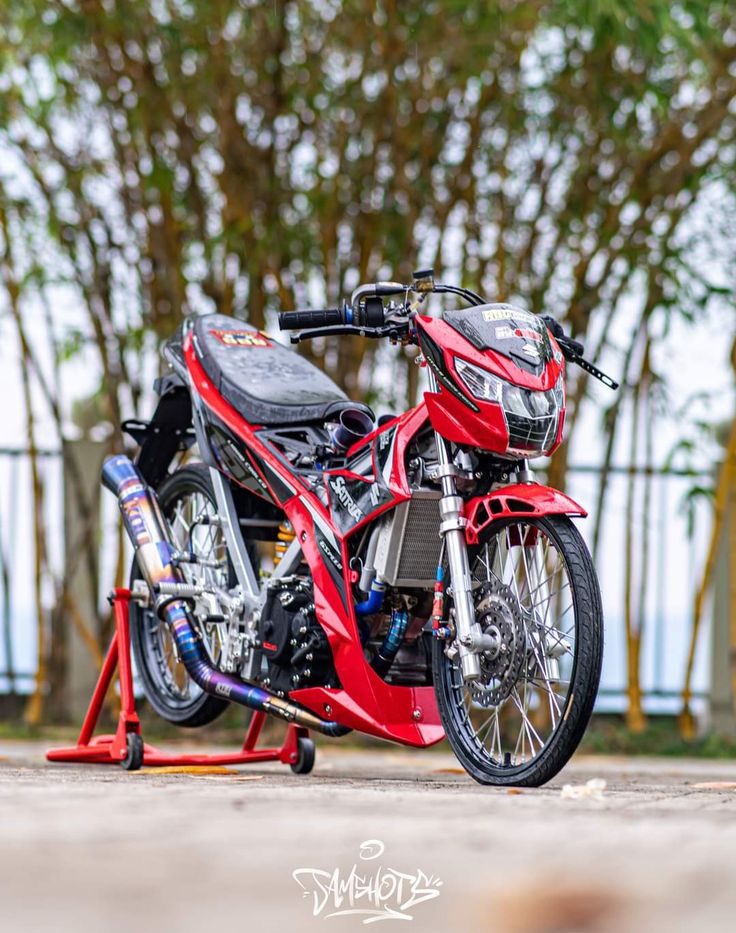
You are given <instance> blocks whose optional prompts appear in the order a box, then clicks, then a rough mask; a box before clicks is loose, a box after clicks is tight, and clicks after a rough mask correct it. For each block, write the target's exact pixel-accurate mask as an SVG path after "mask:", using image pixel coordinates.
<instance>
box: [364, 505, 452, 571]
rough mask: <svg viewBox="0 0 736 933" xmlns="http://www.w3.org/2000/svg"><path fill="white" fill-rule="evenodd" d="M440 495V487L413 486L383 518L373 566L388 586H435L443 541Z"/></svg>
mask: <svg viewBox="0 0 736 933" xmlns="http://www.w3.org/2000/svg"><path fill="white" fill-rule="evenodd" d="M440 498H441V493H440V492H439V491H437V492H435V491H433V490H416V491H414V492H413V494H412V497H411V499H409V500H408V501H407V502H402V503H401V505H398V506H397V507H396V508H395V509H394V510H393V511H392V512H390V513H389V514H388V516H387V517H386V518H385V519H384V523H383V525H382V527H381V529H380V531H379V533H378V546H377V548H376V557H375V568H376V573H377V574H378V575H379V576H380V577H381V578H382V579H383V580H385V581H386V583H388V584H389V585H390V586H398V587H432V586H434V581H435V576H436V573H437V562H438V561H439V557H440V547H441V544H442V542H441V540H440V536H439V529H440V506H439V500H440Z"/></svg>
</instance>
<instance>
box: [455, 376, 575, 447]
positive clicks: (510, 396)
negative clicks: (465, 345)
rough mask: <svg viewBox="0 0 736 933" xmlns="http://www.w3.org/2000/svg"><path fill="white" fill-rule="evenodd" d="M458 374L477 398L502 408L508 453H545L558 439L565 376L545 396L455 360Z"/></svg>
mask: <svg viewBox="0 0 736 933" xmlns="http://www.w3.org/2000/svg"><path fill="white" fill-rule="evenodd" d="M455 370H456V372H457V374H458V376H460V378H461V379H462V381H463V383H464V384H465V386H466V387H467V388H468V390H469V391H470V393H471V394H472V395H474V396H475V398H477V399H480V400H481V401H484V402H495V403H496V404H498V405H500V406H501V409H502V410H503V413H504V418H505V419H506V426H507V428H508V432H509V448H508V453H512V454H519V455H520V456H525V457H526V456H530V455H533V454H543V453H546V452H547V451H548V450H549V449H550V447H551V446H552V444H553V443H554V441H555V438H556V437H557V427H558V425H559V419H560V413H561V411H562V407H563V405H564V401H565V388H564V380H563V376H562V374H560V378H559V379H558V380H557V384H556V385H555V386H554V388H552V389H548V390H547V391H546V392H543V391H538V390H534V389H524V388H522V387H521V386H515V385H512V384H511V383H510V382H506V380H505V379H501V378H499V377H498V376H495V375H494V374H493V373H490V372H488V371H487V370H485V369H481V367H480V366H474V365H473V364H472V363H468V361H467V360H462V359H460V358H459V357H455Z"/></svg>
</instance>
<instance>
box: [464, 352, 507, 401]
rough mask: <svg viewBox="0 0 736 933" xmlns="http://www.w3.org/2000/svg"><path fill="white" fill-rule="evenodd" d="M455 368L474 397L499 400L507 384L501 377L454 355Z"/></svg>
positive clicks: (482, 399) (483, 399)
mask: <svg viewBox="0 0 736 933" xmlns="http://www.w3.org/2000/svg"><path fill="white" fill-rule="evenodd" d="M455 369H456V371H457V374H458V376H460V378H461V379H462V381H463V382H464V383H465V385H466V386H467V387H468V389H470V392H471V393H472V394H473V395H474V396H475V397H476V398H479V399H481V401H484V402H499V403H500V402H501V399H502V397H503V387H504V385H508V383H504V380H503V379H499V378H498V376H494V375H493V373H489V372H488V371H487V370H485V369H481V368H480V366H473V364H472V363H468V362H467V360H461V359H460V357H459V356H456V357H455Z"/></svg>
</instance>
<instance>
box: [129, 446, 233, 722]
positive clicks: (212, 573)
mask: <svg viewBox="0 0 736 933" xmlns="http://www.w3.org/2000/svg"><path fill="white" fill-rule="evenodd" d="M158 498H159V502H160V503H161V509H162V511H163V513H164V515H165V516H166V518H167V520H168V522H169V525H170V527H171V531H172V535H173V538H174V542H175V543H176V545H177V547H178V548H179V550H181V551H189V550H192V551H193V552H194V554H195V555H196V556H197V557H199V558H201V559H202V560H204V561H207V562H208V563H209V562H212V563H214V564H216V565H217V566H216V567H204V568H201V567H196V565H192V564H183V565H182V571H183V572H184V575H185V576H186V577H187V581H188V582H194V580H195V577H196V578H197V581H198V582H208V583H209V582H212V583H216V584H217V585H219V586H224V587H227V586H231V585H233V579H232V570H231V568H230V563H229V560H228V556H227V547H226V545H225V540H224V536H223V533H222V530H221V528H220V526H219V525H217V524H216V523H212V522H211V521H210V520H211V519H213V518H215V517H216V515H217V507H216V504H215V494H214V491H213V489H212V481H211V480H210V475H209V470H208V469H207V467H205V466H204V465H203V464H192V465H189V466H186V467H183V468H182V469H180V470H177V471H176V472H175V473H173V474H172V475H171V476H169V477H168V478H167V479H166V480H164V482H163V483H162V484H161V486H160V487H159V489H158ZM131 578H132V579H133V580H136V579H139V578H140V571H139V570H138V566H137V564H135V563H134V564H133V568H132V571H131ZM201 634H202V636H203V644H204V646H205V648H206V650H207V652H208V654H209V656H210V659H211V660H212V662H213V663H214V664H217V662H218V660H219V657H220V653H221V651H222V647H223V646H222V644H221V640H220V628H219V626H218V625H214V624H213V625H211V626H209V627H208V629H207V630H206V631H204V632H202V633H201ZM130 641H131V645H132V649H133V656H134V658H135V662H136V666H137V669H138V673H139V675H140V678H141V683H142V685H143V692H144V694H145V696H146V699H147V700H148V702H149V703H150V704H151V706H152V707H153V709H154V710H155V711H156V712H157V713H158V715H159V716H161V717H162V718H163V719H166V720H167V721H168V722H171V723H174V724H175V725H177V726H187V727H192V728H195V727H197V726H204V725H206V724H207V723H210V722H212V721H213V720H214V719H216V718H217V717H218V716H219V715H220V714H221V713H222V712H223V711H224V710H225V708H226V707H227V705H228V704H227V701H225V700H221V699H219V698H217V697H213V696H210V695H209V694H207V693H205V692H204V691H203V690H202V688H201V687H199V686H198V685H197V684H195V683H194V681H193V680H192V679H191V677H190V676H189V674H188V673H187V670H186V668H185V667H184V665H183V664H182V662H181V661H180V660H179V658H178V654H177V651H176V645H175V643H174V639H173V637H172V635H171V633H170V631H169V629H168V627H167V626H166V624H165V623H164V622H162V621H161V620H160V619H159V618H158V616H157V615H156V613H155V612H154V611H153V610H152V609H144V608H142V607H141V606H139V605H138V604H137V603H131V605H130Z"/></svg>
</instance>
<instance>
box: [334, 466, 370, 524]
mask: <svg viewBox="0 0 736 933" xmlns="http://www.w3.org/2000/svg"><path fill="white" fill-rule="evenodd" d="M328 482H329V485H330V490H331V491H332V492H333V493H334V494H335V496H336V497H337V500H338V501H339V503H340V505H341V506H342V507H343V508H344V509H345V511H346V512H347V513H348V514H349V515H350V517H351V518H352V519H353V521H354V522H355V524H356V525H357V524H358V522H361V521H363V519H364V518H365V515H364V514H363V512H362V511H361V509H360V507H359V506H358V503H357V502H356V501H355V499H353V497H352V496H351V495H350V492H349V491H348V487H347V486H346V485H345V479H344V478H343V477H342V476H335V477H334V478H330V479H329V480H328Z"/></svg>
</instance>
